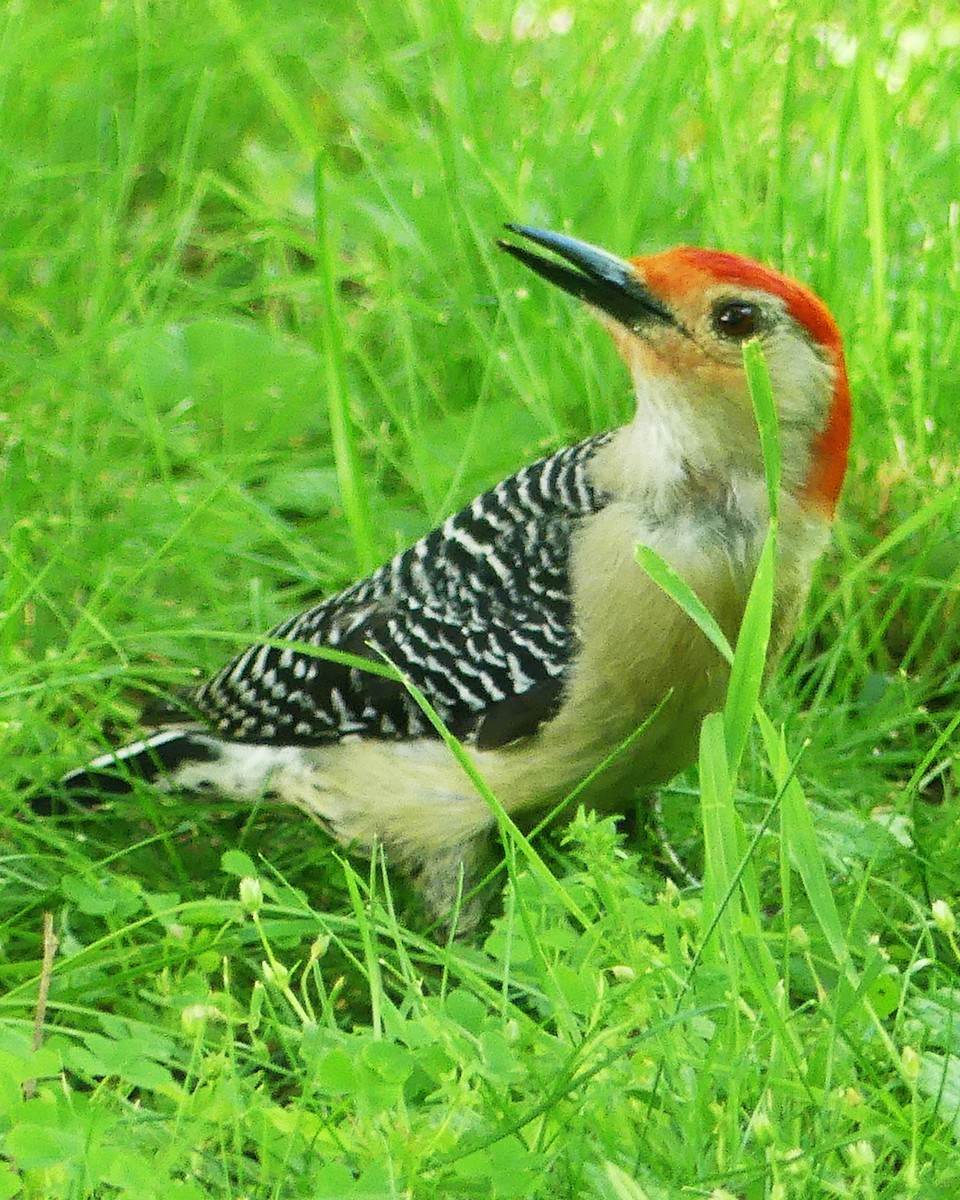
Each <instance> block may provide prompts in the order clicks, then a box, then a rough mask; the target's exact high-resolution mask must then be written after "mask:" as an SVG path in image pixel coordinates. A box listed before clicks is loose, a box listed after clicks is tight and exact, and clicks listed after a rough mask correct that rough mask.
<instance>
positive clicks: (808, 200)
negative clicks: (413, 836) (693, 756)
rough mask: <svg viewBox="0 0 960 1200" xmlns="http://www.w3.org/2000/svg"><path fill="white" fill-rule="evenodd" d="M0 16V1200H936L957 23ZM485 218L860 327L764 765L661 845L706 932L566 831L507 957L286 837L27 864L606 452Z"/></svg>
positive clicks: (541, 299)
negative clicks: (580, 457) (199, 706)
mask: <svg viewBox="0 0 960 1200" xmlns="http://www.w3.org/2000/svg"><path fill="white" fill-rule="evenodd" d="M0 20H2V22H3V36H2V39H0V87H2V96H3V103H2V106H0V161H2V165H3V173H4V180H5V184H4V187H3V189H2V191H0V245H2V246H3V247H4V250H3V272H2V275H0V330H2V335H3V336H2V338H0V369H2V372H3V377H4V389H3V394H4V399H3V401H2V402H0V467H2V478H3V488H2V490H0V552H2V561H3V567H2V575H0V660H2V671H0V680H2V683H0V697H2V707H0V763H2V764H3V770H2V777H0V801H2V803H0V812H2V814H3V815H2V817H0V822H2V824H0V839H2V840H0V883H2V886H0V1197H6V1196H17V1197H18V1198H33V1197H37V1198H40V1197H42V1198H44V1200H48V1198H51V1200H52V1198H59V1197H64V1198H70V1200H73V1198H75V1197H114V1196H116V1197H126V1196H130V1197H134V1196H136V1197H138V1200H139V1198H147V1200H149V1198H150V1197H153V1196H157V1197H164V1198H165V1200H166V1198H167V1197H173V1198H175V1200H194V1198H196V1197H207V1196H218V1197H219V1196H231V1197H238V1198H239V1197H257V1198H260V1197H263V1198H266V1197H270V1198H274V1197H276V1198H280V1197H288V1196H289V1197H293V1196H301V1195H302V1196H305V1197H311V1198H316V1197H326V1196H329V1197H351V1196H355V1197H365V1198H367V1200H371V1198H373V1197H377V1198H378V1200H379V1197H403V1196H416V1197H427V1196H444V1197H447V1196H456V1197H461V1196H462V1197H468V1196H483V1197H488V1196H494V1197H508V1196H514V1195H517V1196H520V1195H522V1196H531V1197H539V1196H548V1195H549V1196H551V1197H553V1196H557V1195H561V1196H571V1197H596V1198H598V1200H640V1198H641V1197H645V1198H649V1200H661V1198H666V1197H674V1196H678V1195H693V1196H696V1195H703V1196H715V1197H718V1198H719V1197H724V1196H728V1195H732V1196H736V1197H744V1198H749V1200H754V1198H759V1197H770V1198H771V1200H773V1198H778V1197H783V1198H786V1197H801V1196H802V1197H815V1198H818V1197H834V1196H854V1197H870V1198H874V1197H885V1198H890V1200H892V1198H893V1197H896V1198H897V1200H900V1198H901V1197H913V1196H917V1197H930V1198H933V1197H940V1196H945V1195H952V1194H954V1193H955V1192H956V1191H957V1188H958V1185H960V1154H958V1150H957V1138H958V1136H960V1117H958V1112H960V1066H958V1059H957V1057H956V1055H957V1042H958V1028H960V1011H958V1009H960V1006H958V1000H957V997H958V995H960V991H958V984H960V980H958V971H960V945H958V934H957V930H956V927H955V922H954V918H953V915H952V914H953V911H955V910H956V909H957V906H958V903H960V835H958V832H957V830H958V828H960V825H958V821H957V817H958V811H960V799H958V794H957V789H958V772H957V757H956V755H957V750H956V747H957V741H958V739H957V732H956V730H957V718H956V716H955V714H956V712H957V707H958V698H960V652H958V651H960V620H958V606H960V600H958V580H960V525H958V519H957V515H956V514H957V512H958V511H960V508H958V501H960V482H958V481H960V469H958V465H960V424H958V421H957V418H956V400H955V396H956V384H955V379H956V362H957V357H958V350H960V271H958V264H960V215H958V214H960V208H958V204H960V199H958V198H960V166H958V159H957V155H956V144H955V129H954V126H955V97H956V95H957V91H958V86H960V78H958V76H960V63H958V58H957V49H956V46H957V40H958V37H960V26H958V24H957V19H956V17H955V16H954V15H953V14H952V12H951V10H950V9H949V6H943V7H942V8H940V9H934V10H929V9H928V10H921V9H919V8H918V9H916V10H913V9H911V8H909V7H908V6H904V5H893V4H884V3H879V2H871V0H861V2H860V3H859V4H854V5H849V6H846V7H843V8H841V9H840V10H838V9H837V6H835V5H832V6H827V5H825V4H817V3H814V2H810V0H808V2H805V3H804V4H802V5H795V6H792V7H790V8H786V7H783V6H780V7H774V8H772V9H771V8H770V7H769V6H763V5H754V4H749V3H741V4H738V5H736V6H734V7H733V8H728V9H726V10H723V11H722V12H721V9H720V8H718V6H716V5H712V4H703V5H696V4H694V5H692V6H690V7H687V8H683V9H681V8H679V7H677V6H674V5H672V4H669V3H663V4H653V3H651V4H645V5H642V6H639V7H637V8H636V9H632V8H630V7H629V6H613V5H606V4H600V3H598V2H597V0H593V2H589V0H587V2H585V3H583V4H580V5H577V6H569V7H563V6H560V7H556V8H550V7H547V6H543V5H540V4H538V3H536V2H533V3H529V4H522V5H519V6H517V7H515V8H513V7H510V6H506V5H503V4H501V3H500V2H499V0H477V3H475V4H473V5H469V6H468V5H466V4H464V3H462V2H460V0H443V2H442V3H440V4H436V5H433V4H428V3H426V2H424V0H402V2H401V3H400V4H398V5H396V6H387V5H382V4H376V5H375V4H373V3H370V2H369V0H354V3H352V4H350V5H347V6H343V7H342V8H341V9H339V10H336V11H335V7H334V6H303V5H299V4H294V3H292V2H291V0H279V2H277V3H272V4H270V5H267V4H256V3H249V4H243V5H241V4H240V3H238V2H237V0H208V2H207V3H206V4H203V5H201V4H186V3H183V2H182V0H171V2H170V3H168V4H165V5H148V4H145V3H130V4H114V5H95V4H93V3H90V2H89V0H78V2H77V3H74V4H71V5H56V4H52V3H49V2H47V3H42V2H41V0H23V2H22V3H20V4H13V5H9V6H7V8H6V9H5V11H4V13H3V15H2V17H0ZM506 220H522V221H527V222H531V223H537V224H542V225H546V226H548V227H554V228H568V229H569V230H570V231H572V232H575V233H576V234H577V235H578V236H581V237H585V238H588V239H590V240H592V241H596V242H598V243H600V244H602V245H604V246H607V247H609V248H610V249H612V250H614V251H618V252H633V251H635V250H652V249H656V248H660V247H664V246H667V245H670V244H673V243H677V242H681V241H688V242H694V243H701V244H715V245H722V246H724V247H726V248H729V249H734V250H741V251H745V252H747V253H750V254H752V255H754V256H756V257H760V258H763V259H766V260H768V261H770V262H772V263H774V264H775V265H779V266H782V267H783V268H784V269H786V270H788V271H789V272H791V273H793V274H796V275H797V276H798V277H800V278H802V279H804V280H806V281H808V282H809V283H810V284H811V285H812V286H814V287H815V288H816V289H817V290H818V291H819V292H820V293H821V294H822V295H823V296H824V297H825V299H826V300H827V301H828V302H829V304H830V305H831V307H832V309H833V311H834V312H835V314H836V316H837V318H838V320H839V322H840V325H841V327H842V328H843V330H844V334H845V340H846V344H847V347H848V355H849V364H850V370H851V377H852V381H853V387H854V395H855V402H856V410H857V413H856V429H855V442H854V448H853V457H852V468H851V474H850V478H849V480H848V484H847V488H846V491H845V496H844V502H843V507H842V512H841V515H840V519H839V521H838V523H837V529H836V534H835V538H834V545H833V548H832V549H831V551H830V553H829V555H828V556H827V558H826V560H825V562H824V564H823V566H822V569H821V571H820V574H819V577H818V581H817V584H816V587H815V590H814V594H813V596H812V598H811V603H810V605H809V607H808V610H807V616H806V620H805V624H804V628H803V630H802V632H801V635H800V636H799V638H798V639H797V642H796V644H795V647H794V649H793V650H792V652H791V654H790V655H789V657H788V660H787V662H786V663H785V664H784V666H783V668H782V669H781V671H780V672H779V674H778V677H777V680H776V681H775V683H774V685H773V686H772V687H771V688H770V689H768V691H767V693H766V696H765V698H764V701H763V705H764V709H763V714H761V715H760V716H759V717H758V718H757V721H758V722H759V723H756V722H755V723H753V725H752V727H751V728H750V729H748V730H746V733H745V736H746V738H747V742H746V745H747V750H746V754H745V756H744V758H743V762H742V765H741V766H740V768H739V771H737V770H736V763H735V761H732V762H726V763H725V759H729V758H731V756H730V755H729V753H728V748H727V741H726V739H725V737H724V732H723V726H722V724H721V723H718V721H713V720H711V721H710V722H708V724H707V726H706V727H705V736H704V748H703V760H702V761H703V770H702V771H701V774H700V778H699V780H698V777H697V775H696V774H695V773H692V772H691V773H690V774H689V775H687V776H684V777H681V778H680V779H679V780H677V781H676V782H675V784H674V785H673V786H672V787H671V788H669V789H667V790H666V791H665V792H664V794H663V796H662V811H663V823H664V824H665V826H666V829H667V832H668V834H669V836H670V839H671V842H672V844H673V846H674V847H675V849H676V850H677V851H678V853H679V854H680V856H681V858H682V859H683V861H684V862H685V864H686V865H687V866H688V867H689V868H690V869H691V870H692V871H693V872H694V873H696V874H698V875H701V876H702V878H703V880H704V884H703V887H702V888H700V887H695V886H684V887H682V888H681V887H679V886H678V885H677V884H675V883H673V882H671V881H670V880H669V879H667V878H666V876H665V874H664V871H663V867H662V864H661V863H660V862H659V861H658V859H657V854H656V849H655V845H654V844H653V843H652V841H651V839H650V838H649V837H648V836H647V835H646V834H645V833H644V830H643V829H642V828H641V829H640V831H639V833H638V834H637V835H636V836H634V837H631V838H627V837H626V836H625V835H624V834H623V833H621V832H619V831H618V830H617V828H616V827H615V825H614V823H613V822H612V821H609V820H598V819H596V818H594V817H592V816H591V815H590V814H579V815H577V816H576V817H575V818H574V819H573V821H572V824H571V825H570V826H569V827H568V828H567V830H566V831H565V832H561V834H559V835H555V836H553V837H551V838H541V839H540V840H539V841H538V842H537V843H536V849H537V851H538V853H539V854H540V855H541V856H542V858H543V860H544V861H545V862H546V863H547V865H548V866H549V867H550V869H551V872H552V875H546V874H545V873H544V872H543V871H541V870H540V869H539V868H538V867H537V862H536V860H535V859H529V858H528V857H527V856H526V855H525V854H524V853H523V851H522V848H521V851H520V852H519V853H518V850H517V848H516V847H515V846H514V845H513V843H512V842H510V840H509V837H508V846H507V851H508V855H507V856H508V860H509V874H508V879H509V883H508V886H507V888H506V890H505V893H504V907H503V915H502V916H501V917H499V918H498V919H497V920H496V921H495V922H494V924H493V925H492V927H491V929H490V931H489V934H488V936H486V938H485V939H480V940H478V941H477V942H476V943H474V944H455V945H448V944H445V943H444V942H442V941H440V942H437V941H434V940H432V939H430V938H429V937H426V936H424V935H423V932H422V926H421V925H418V924H417V922H416V920H415V919H414V917H413V916H411V914H410V906H409V898H408V897H407V896H406V895H405V892H404V890H403V886H402V884H400V883H399V882H398V881H396V880H391V879H389V877H387V876H386V875H385V873H384V872H383V870H382V866H381V864H377V863H374V864H372V865H370V866H368V865H366V864H363V863H359V862H347V861H343V860H342V859H341V858H340V857H338V855H337V854H336V852H335V851H334V849H333V848H332V847H331V846H329V845H328V844H327V843H326V842H325V841H324V840H323V839H322V837H320V836H319V834H318V835H317V836H316V837H314V835H313V833H312V831H311V830H309V829H308V828H306V827H305V825H304V822H303V819H302V818H299V817H297V816H296V815H295V814H284V813H275V812H272V811H266V810H263V811H257V812H254V813H237V812H235V811H232V810H226V809H224V810H223V811H219V810H217V811H211V810H209V809H207V810H201V809H199V808H198V807H197V806H196V805H195V804H188V803H186V802H183V801H177V800H175V799H169V798H161V797H158V796H156V795H151V794H150V793H148V792H144V793H143V794H142V795H140V796H138V797H137V803H136V804H128V805H120V804H117V805H115V806H113V807H112V808H109V809H106V810H101V811H98V812H94V813H90V814H81V815H77V816H75V817H73V816H71V817H70V818H69V819H61V820H59V821H44V820H40V819H38V818H36V817H34V816H32V815H31V813H30V811H29V809H28V807H27V800H28V798H29V796H30V794H31V791H32V790H37V789H40V788H41V787H42V785H43V784H44V782H46V781H49V780H50V779H51V778H55V777H56V776H57V774H58V773H59V772H60V771H62V770H65V769H67V768H69V767H71V766H74V765H76V764H77V763H78V762H81V761H83V759H84V758H85V757H87V756H89V755H90V754H91V753H95V752H97V751H98V750H100V749H102V748H104V747H106V746H107V745H110V744H115V742H116V741H118V740H122V739H123V738H124V737H126V736H128V735H130V734H131V733H133V732H134V731H135V730H136V729H137V728H138V721H139V715H140V711H141V709H142V707H143V705H144V704H145V703H146V704H151V703H154V702H155V701H157V700H161V699H162V698H163V697H164V696H166V695H168V694H170V693H171V692H172V691H175V690H176V689H177V688H179V687H182V686H184V685H187V684H190V683H191V682H193V681H194V680H195V679H196V678H197V677H198V676H199V675H200V674H203V673H206V672H207V671H209V670H211V669H213V668H214V667H215V666H217V665H218V664H219V663H220V662H222V660H223V659H224V657H225V656H226V655H227V654H228V653H229V652H230V650H231V649H232V648H234V647H236V646H238V645H240V644H242V643H244V642H245V641H246V640H248V639H249V638H250V637H251V636H252V635H254V634H256V633H259V632H262V631H263V630H264V629H265V628H266V627H267V626H268V625H269V624H270V623H271V622H273V621H274V620H276V619H279V618H280V617H281V616H283V615H286V614H288V613H290V612H291V611H293V610H295V608H296V607H297V606H299V605H301V604H303V603H305V602H307V601H308V600H311V599H313V598H315V597H317V596H318V595H320V594H322V593H325V592H328V591H330V590H332V589H335V588H337V587H339V586H341V585H343V584H344V583H346V582H348V581H349V580H351V579H352V578H355V577H356V575H357V573H358V572H360V571H362V570H364V569H366V568H367V567H368V566H370V565H371V564H373V563H375V562H377V561H380V560H381V559H382V558H383V557H385V556H386V555H388V554H389V553H390V552H391V551H393V550H394V549H396V548H398V547H400V546H402V545H405V544H407V543H409V542H410V541H411V540H412V539H413V538H414V537H415V536H417V535H418V534H419V533H421V532H423V531H424V530H426V529H427V528H429V527H430V526H431V525H432V524H433V523H434V522H435V521H437V520H438V519H439V518H441V517H442V516H443V515H445V514H446V513H448V512H449V511H451V510H452V509H453V508H454V507H455V506H457V505H458V504H460V503H462V502H464V501H466V500H468V499H469V498H470V497H471V496H472V495H473V494H474V493H475V492H476V491H478V490H479V489H481V488H482V487H484V486H486V485H488V484H489V483H490V482H491V481H493V480H495V479H497V478H499V477H501V476H502V475H504V474H506V473H508V472H509V471H511V470H513V469H515V468H516V467H517V466H518V465H520V464H521V463H523V462H524V461H529V460H530V459H532V458H533V457H535V456H536V455H537V454H539V453H541V452H543V451H544V450H546V449H549V448H552V447H555V446H558V445H561V444H563V443H564V442H565V441H568V440H572V439H574V438H576V437H580V436H584V435H586V434H587V433H589V432H591V431H593V430H596V429H600V428H604V427H607V426H609V425H612V424H613V423H615V422H618V421H621V420H624V419H625V418H626V417H627V415H628V414H629V409H630V396H629V387H628V383H627V380H626V379H625V378H624V375H623V373H622V371H621V370H620V368H619V366H618V364H617V362H616V360H615V356H614V353H613V351H612V349H611V347H610V346H609V345H608V344H607V342H606V340H605V338H604V335H603V334H602V332H601V331H599V330H598V329H596V328H594V327H593V326H592V325H591V324H590V322H589V321H588V319H587V318H586V317H585V316H584V315H583V314H581V313H579V312H578V311H576V308H575V306H574V305H573V304H572V303H570V302H568V300H567V299H566V298H564V297H563V296H561V295H559V294H557V295H553V294H551V292H550V291H549V289H547V288H546V287H541V286H539V285H537V284H536V283H535V282H533V281H531V280H530V279H528V278H525V277H523V276H522V275H520V274H519V273H518V271H517V268H516V267H515V265H514V264H512V263H511V262H509V261H507V260H505V259H503V258H502V257H501V256H498V255H497V252H496V251H495V249H494V248H493V242H494V239H495V237H496V236H497V234H498V231H499V229H500V226H501V224H502V222H504V221H506ZM747 649H749V647H747ZM747 649H745V650H744V653H747ZM748 674H749V672H745V673H744V678H746V676H747V675H748ZM745 686H746V684H744V687H745ZM748 699H749V692H748V691H747V692H745V691H743V690H742V689H737V691H736V692H735V694H734V695H733V696H732V697H731V705H733V706H737V705H739V708H737V712H738V713H739V715H738V716H737V718H736V722H737V729H738V730H742V729H744V728H745V726H744V724H743V722H744V716H743V714H744V713H745V712H746V713H747V714H748V715H749V713H750V712H752V711H753V705H752V702H751V703H750V704H749V705H746V706H745V704H746V701H747V700H748ZM718 720H719V719H718ZM739 740H740V734H739V733H738V736H737V739H735V741H736V743H737V745H739ZM736 757H737V755H736V754H734V755H733V756H732V758H733V760H735V759H736ZM629 801H630V798H629V797H625V804H626V803H627V802H629ZM641 825H642V821H641ZM305 835H306V836H305ZM531 864H532V865H531ZM45 912H52V913H53V916H54V930H55V933H56V936H57V939H58V953H57V956H56V958H55V960H54V966H53V973H52V979H51V981H50V992H49V1001H48V1007H47V1012H46V1018H45V1025H44V1029H43V1038H42V1044H41V1045H40V1047H39V1049H36V1050H35V1049H32V1037H33V1023H34V1014H35V1009H36V1003H37V995H38V987H39V976H40V962H41V957H42V943H43V914H44V913H45ZM31 1081H34V1082H31ZM24 1084H26V1085H28V1086H26V1087H24V1086H22V1085H24Z"/></svg>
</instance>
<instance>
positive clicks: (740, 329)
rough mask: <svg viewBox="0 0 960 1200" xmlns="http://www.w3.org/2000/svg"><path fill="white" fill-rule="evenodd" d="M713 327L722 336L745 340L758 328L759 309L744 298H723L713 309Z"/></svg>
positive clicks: (740, 340)
mask: <svg viewBox="0 0 960 1200" xmlns="http://www.w3.org/2000/svg"><path fill="white" fill-rule="evenodd" d="M713 327H714V329H716V331H717V333H718V334H719V335H720V336H721V337H723V338H730V339H731V340H732V341H735V342H743V341H746V339H747V338H748V337H753V335H754V334H755V333H756V332H757V330H758V329H759V328H760V310H759V309H758V308H757V306H756V305H755V304H749V303H748V302H747V301H746V300H725V301H724V302H723V303H722V304H718V305H717V307H716V308H715V309H714V311H713Z"/></svg>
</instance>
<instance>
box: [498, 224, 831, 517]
mask: <svg viewBox="0 0 960 1200" xmlns="http://www.w3.org/2000/svg"><path fill="white" fill-rule="evenodd" d="M507 228H508V229H509V230H510V231H511V232H512V233H514V234H516V235H517V236H519V237H522V238H525V239H527V240H528V241H530V242H533V243H535V244H536V245H538V246H542V247H543V248H544V249H547V250H550V251H551V252H552V253H553V254H555V255H557V257H558V258H559V259H561V260H564V261H557V259H555V258H546V257H544V256H543V255H540V254H537V253H535V252H534V251H532V250H530V249H528V248H527V247H525V246H518V245H515V244H513V243H511V242H506V241H501V242H500V243H499V244H500V246H501V247H502V248H503V249H504V250H506V251H508V252H509V253H510V254H512V255H513V256H514V258H517V259H519V260H520V262H522V263H524V264H525V265H526V266H528V267H530V268H531V269H532V270H534V271H536V273H537V274H538V275H540V276H542V277H543V278H544V279H547V280H549V281H550V282H551V283H554V284H556V285H558V286H559V287H561V288H563V290H564V291H566V292H570V293H571V294H572V295H574V296H577V297H579V298H580V299H581V300H584V301H585V302H586V303H587V304H589V305H590V306H591V308H593V309H594V310H595V311H596V312H597V313H599V314H600V316H601V318H602V319H603V320H604V323H605V324H606V325H607V326H608V328H609V330H610V332H611V334H612V335H613V339H614V342H615V343H616V345H617V348H618V349H619V351H620V354H621V355H622V357H623V359H624V360H625V362H626V364H627V366H628V367H629V368H630V371H631V374H632V376H633V378H634V382H635V385H636V387H637V391H638V395H639V396H640V397H641V399H643V398H646V399H647V400H648V401H649V402H650V403H653V404H660V405H664V406H671V405H672V406H674V407H677V406H679V407H681V408H682V409H683V410H684V411H683V414H682V418H681V419H683V420H686V421H688V423H690V424H694V425H696V426H697V428H698V429H699V430H700V431H701V433H702V434H703V436H705V437H706V438H707V439H708V440H709V439H710V438H713V437H714V436H715V435H717V436H719V437H721V438H722V439H723V440H724V442H725V444H726V445H727V446H728V447H731V448H732V449H731V457H732V456H733V455H735V454H737V453H741V452H743V453H747V452H748V451H747V446H748V444H749V447H750V449H749V452H750V453H754V452H755V448H756V447H757V445H758V438H757V434H756V428H755V425H754V421H753V413H752V406H751V401H750V393H749V388H748V386H747V379H746V373H745V371H744V367H743V355H742V346H743V343H744V342H745V341H747V340H748V339H749V338H753V337H756V338H759V340H760V343H761V345H762V347H763V351H764V356H765V358H766V361H767V366H768V369H769V371H770V379H771V384H772V387H773V392H774V396H775V399H776V403H777V409H778V415H779V420H780V430H781V441H782V445H783V459H784V483H785V485H786V486H788V487H789V488H790V490H791V491H793V492H794V493H795V494H796V496H797V498H798V499H799V500H800V501H801V502H802V503H803V504H804V505H805V506H807V507H810V508H815V509H818V510H820V511H821V512H823V513H824V514H825V515H827V516H830V515H832V513H833V510H834V507H835V505H836V502H837V498H838V496H839V494H840V488H841V486H842V484H843V477H844V474H845V471H846V464H847V448H848V445H849V441H850V393H849V386H848V383H847V374H846V367H845V364H844V357H843V346H842V344H841V340H840V333H839V331H838V329H837V326H836V323H835V321H834V320H833V317H832V316H831V315H830V312H829V310H828V309H827V307H826V305H824V304H823V302H822V301H821V300H819V299H818V298H817V297H816V296H815V295H814V294H813V293H812V292H811V291H809V290H808V289H807V288H805V287H803V286H802V285H801V284H799V283H797V282H796V281H795V280H793V279H790V278H789V277H788V276H786V275H782V274H780V273H779V272H778V271H774V270H772V269H771V268H769V267H765V266H762V265H761V264H760V263H757V262H754V261H752V260H751V259H749V258H744V257H742V256H741V255H738V254H728V253H726V252H724V251H720V250H701V249H696V248H693V247H689V246H680V247H677V248H676V249H673V250H666V251H664V252H662V253H660V254H652V255H647V256H642V257H639V258H632V259H623V258H618V257H617V256H616V255H613V254H609V253H608V252H607V251H605V250H600V249H599V248H597V247H596V246H591V245H589V244H588V243H586V242H581V241H578V240H577V239H575V238H571V237H567V236H566V235H565V234H559V233H550V232H548V231H547V230H543V229H534V228H531V227H530V226H526V225H508V226H507ZM567 264H570V265H567Z"/></svg>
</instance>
